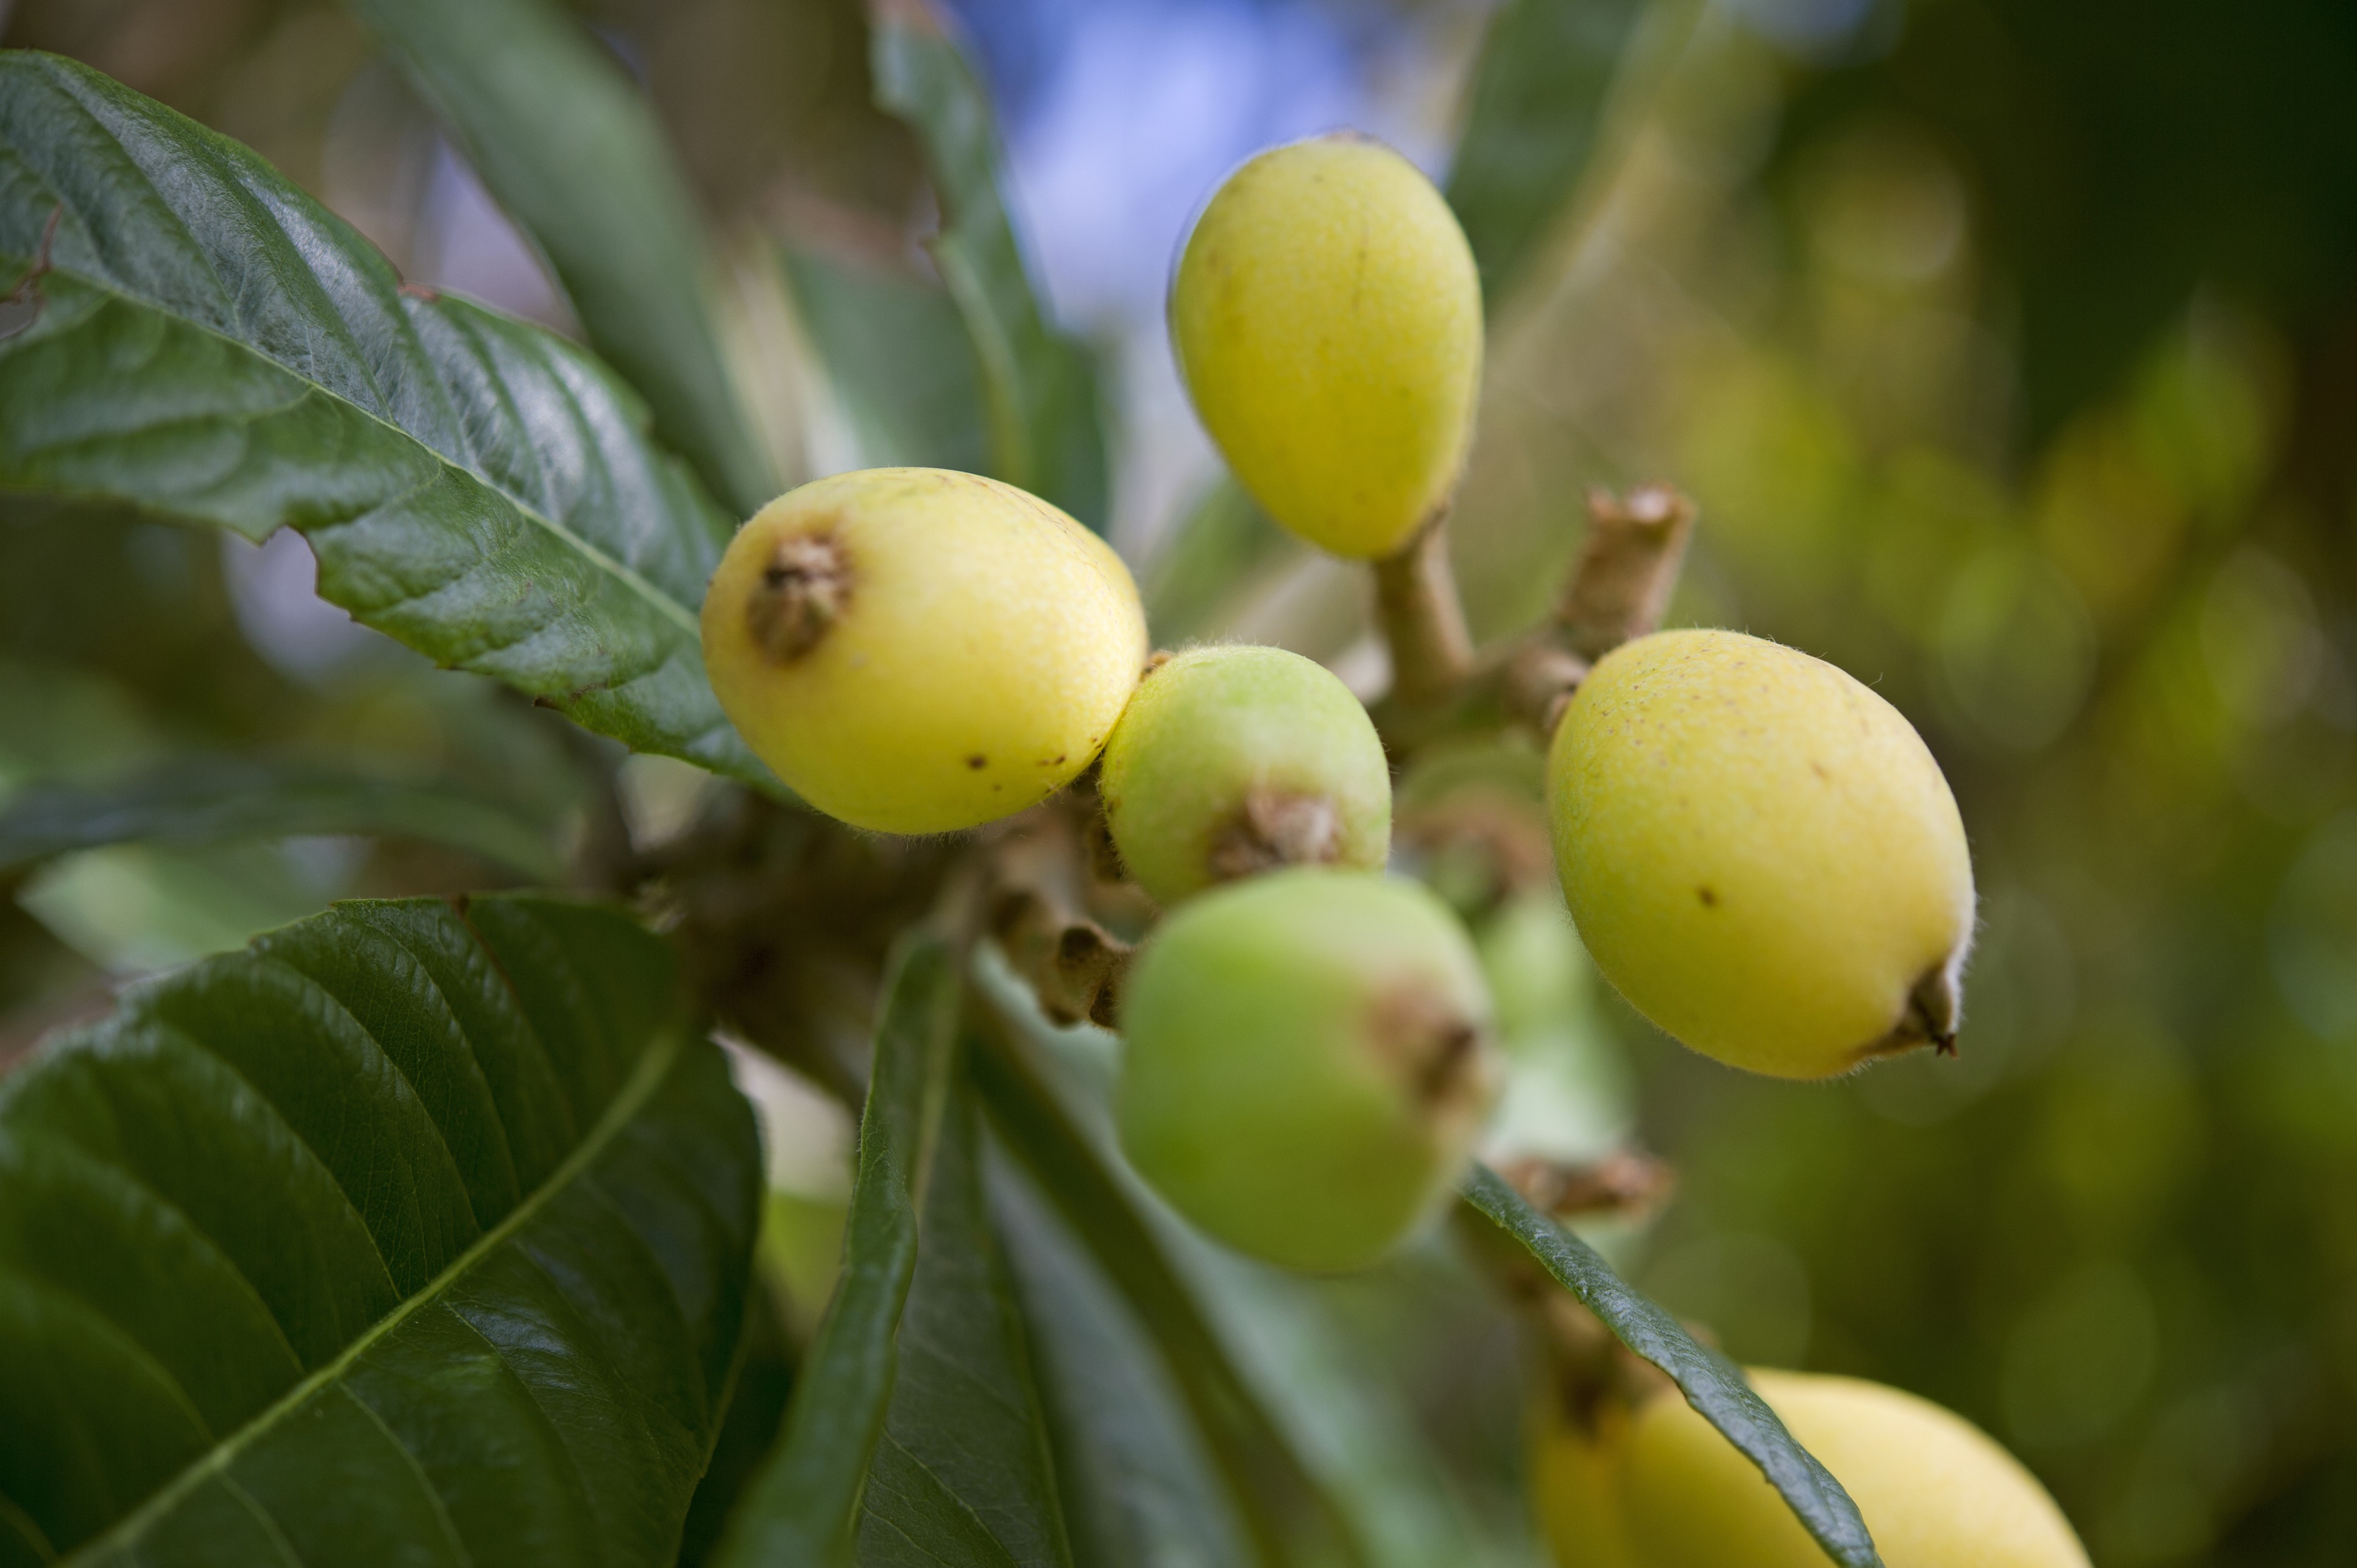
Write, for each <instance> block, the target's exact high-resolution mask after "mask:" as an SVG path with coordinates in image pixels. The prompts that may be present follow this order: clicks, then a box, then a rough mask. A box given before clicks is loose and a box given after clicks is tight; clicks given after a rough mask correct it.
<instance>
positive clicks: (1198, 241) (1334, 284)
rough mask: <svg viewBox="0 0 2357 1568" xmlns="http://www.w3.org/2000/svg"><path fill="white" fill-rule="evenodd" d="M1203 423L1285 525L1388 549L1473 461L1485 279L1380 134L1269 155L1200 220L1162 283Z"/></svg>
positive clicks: (1331, 543) (1335, 541)
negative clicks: (1167, 282)
mask: <svg viewBox="0 0 2357 1568" xmlns="http://www.w3.org/2000/svg"><path fill="white" fill-rule="evenodd" d="M1170 331H1171V338H1172V340H1173V343H1174V345H1175V346H1176V349H1177V351H1178V356H1179V366H1180V369H1181V371H1183V373H1184V374H1185V376H1186V379H1187V388H1188V391H1189V393H1190V394H1191V395H1192V397H1193V399H1194V403H1195V409H1196V412H1197V413H1199V414H1200V415H1201V416H1202V420H1203V424H1204V425H1205V427H1206V428H1207V429H1209V430H1210V431H1211V439H1212V440H1214V441H1215V442H1217V443H1218V444H1219V446H1220V450H1221V451H1222V453H1223V454H1225V455H1226V457H1227V460H1228V467H1230V468H1231V469H1232V471H1233V472H1234V474H1235V476H1236V478H1238V479H1239V480H1241V481H1242V482H1243V486H1244V488H1245V489H1248V490H1250V491H1251V492H1252V494H1253V496H1254V499H1257V500H1258V501H1259V502H1260V504H1261V506H1262V507H1263V508H1264V509H1265V510H1266V511H1267V512H1268V514H1269V516H1271V517H1273V518H1275V520H1276V521H1278V522H1280V523H1282V524H1284V525H1285V527H1286V528H1288V529H1290V530H1291V531H1292V532H1295V533H1297V534H1298V535H1300V536H1301V537H1302V538H1304V539H1307V540H1308V541H1309V542H1311V543H1313V544H1317V545H1319V546H1321V547H1323V548H1325V549H1327V550H1330V551H1332V552H1333V553H1336V554H1338V555H1350V556H1357V557H1361V558H1366V559H1374V558H1377V557H1381V556H1384V555H1389V554H1392V553H1394V552H1396V551H1397V550H1399V549H1400V547H1401V546H1402V545H1404V544H1405V543H1406V542H1408V540H1409V539H1410V538H1411V537H1413V536H1414V534H1415V532H1416V530H1417V529H1418V528H1419V527H1420V526H1422V524H1423V523H1424V522H1425V521H1427V520H1428V519H1429V518H1430V517H1432V516H1433V514H1434V513H1435V512H1436V511H1437V510H1438V509H1439V507H1440V506H1441V505H1442V504H1443V503H1444V502H1445V501H1446V499H1448V494H1449V492H1450V490H1451V489H1454V487H1455V485H1456V483H1457V478H1458V473H1459V471H1460V470H1461V469H1462V468H1463V467H1464V464H1465V450H1466V446H1467V445H1468V444H1469V441H1470V439H1471V436H1472V429H1473V408H1474V403H1475V401H1476V398H1477V396H1478V394H1479V391H1480V378H1481V282H1480V275H1479V274H1478V273H1477V272H1476V271H1475V269H1474V265H1473V252H1472V251H1471V249H1470V248H1469V246H1468V245H1467V244H1466V242H1465V234H1464V231H1462V230H1460V229H1459V228H1458V226H1457V219H1456V217H1455V215H1454V214H1452V213H1451V212H1450V211H1449V209H1448V202H1447V201H1445V200H1443V199H1441V195H1440V193H1439V192H1438V191H1437V190H1435V189H1434V188H1433V187H1432V182H1431V181H1429V180H1427V179H1426V178H1425V177H1424V176H1423V174H1422V173H1421V172H1419V171H1418V170H1417V168H1416V167H1415V165H1414V164H1411V163H1409V162H1408V161H1407V160H1406V159H1405V158H1404V157H1402V156H1399V155H1398V154H1397V153H1395V152H1394V151H1392V150H1391V149H1390V148H1389V147H1386V146H1383V145H1381V144H1379V143H1375V142H1371V141H1367V140H1365V139H1363V138H1361V137H1356V136H1328V137H1320V138H1318V139H1316V140H1312V141H1307V142H1296V143H1293V144H1292V145H1287V146H1282V147H1276V148H1273V149H1272V150H1270V151H1268V152H1265V153H1262V154H1261V155H1259V156H1257V157H1254V159H1252V161H1250V162H1249V163H1247V164H1245V165H1244V166H1243V167H1242V168H1240V169H1238V170H1237V171H1236V172H1235V173H1234V174H1232V175H1231V176H1230V177H1228V181H1227V183H1226V184H1225V185H1223V186H1222V187H1221V188H1220V189H1219V192H1218V194H1216V195H1215V196H1213V197H1212V198H1211V205H1210V206H1208V207H1206V208H1205V209H1204V210H1203V215H1202V217H1201V218H1200V219H1199V220H1196V224H1195V229H1194V232H1193V233H1192V234H1191V235H1190V236H1189V239H1188V242H1187V248H1186V251H1185V252H1184V253H1183V254H1182V255H1181V256H1180V258H1179V271H1178V275H1177V277H1176V279H1175V280H1174V282H1173V283H1172V285H1171V290H1170Z"/></svg>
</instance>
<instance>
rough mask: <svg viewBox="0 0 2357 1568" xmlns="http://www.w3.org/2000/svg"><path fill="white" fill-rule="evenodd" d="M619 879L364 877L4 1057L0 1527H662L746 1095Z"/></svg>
mask: <svg viewBox="0 0 2357 1568" xmlns="http://www.w3.org/2000/svg"><path fill="white" fill-rule="evenodd" d="M677 997H678V991H677V988H676V984H675V979H674V965H673V958H672V955H671V952H670V950H668V948H667V947H665V945H664V944H663V943H662V942H661V941H659V940H657V939H655V938H654V937H652V936H651V935H650V934H648V933H647V932H646V931H645V930H644V929H641V928H640V926H638V925H637V924H636V923H635V922H634V921H632V920H630V918H627V917H625V916H623V915H621V914H619V913H617V912H614V911H609V910H606V909H602V908H592V907H588V906H583V905H577V904H569V903H565V902H561V901H557V900H553V899H544V898H535V897H491V898H483V899H479V900H477V901H476V902H475V903H474V904H473V905H471V906H470V907H469V908H468V910H467V911H466V913H465V914H464V915H463V916H462V915H460V914H459V913H457V912H456V911H454V910H453V909H452V908H450V907H449V906H447V905H446V904H443V903H440V902H438V901H436V900H430V899H425V900H417V901H414V902H406V903H390V904H350V905H343V906H339V908H336V909H335V910H333V911H330V912H329V913H328V914H326V915H322V916H319V917H317V918H314V919H311V920H307V921H304V922H302V923H301V924H299V925H296V926H290V927H288V928H286V929H284V930H282V931H278V932H275V933H274V934H273V935H271V936H269V937H266V938H264V939H262V940H259V941H257V942H256V943H255V944H254V945H253V948H252V949H251V950H249V951H246V952H243V953H237V954H231V955H228V956H224V957H221V958H218V959H213V960H210V961H206V962H204V963H201V964H198V965H196V966H193V967H192V968H189V969H187V970H184V971H181V972H178V973H177V974H174V975H171V976H169V977H167V978H166V979H163V980H161V981H157V982H154V983H149V984H146V985H145V986H142V987H140V988H138V989H136V990H135V991H133V992H131V993H127V994H126V995H125V997H124V1001H123V1004H122V1005H121V1007H120V1008H119V1009H118V1011H117V1013H116V1015H115V1016H114V1017H113V1019H112V1020H110V1021H109V1022H108V1023H106V1024H104V1025H102V1026H98V1027H96V1028H94V1029H92V1030H90V1031H88V1032H87V1033H85V1034H82V1035H81V1036H75V1037H73V1038H71V1039H69V1040H67V1041H66V1042H64V1043H62V1044H60V1045H59V1046H58V1047H54V1048H53V1049H52V1050H50V1051H49V1052H48V1053H47V1054H46V1055H45V1056H43V1057H42V1058H39V1059H38V1060H37V1061H36V1062H34V1063H33V1064H32V1065H31V1066H29V1067H27V1068H26V1069H22V1070H21V1071H19V1072H18V1073H17V1074H16V1076H14V1077H12V1078H11V1079H9V1080H8V1081H7V1082H6V1083H5V1086H0V1195H5V1196H0V1562H5V1563H30V1562H38V1561H42V1560H45V1559H46V1558H47V1556H48V1554H49V1553H50V1552H57V1553H60V1554H64V1553H71V1554H72V1560H73V1561H75V1562H90V1563H122V1564H126V1565H127V1564H130V1563H135V1562H136V1563H143V1564H148V1565H156V1568H160V1565H163V1564H179V1563H224V1564H226V1563H264V1562H273V1561H276V1562H294V1561H305V1562H313V1563H327V1562H334V1563H356V1564H374V1563H387V1564H391V1563H467V1562H473V1563H544V1564H551V1565H556V1564H573V1563H579V1564H601V1565H602V1564H623V1563H646V1564H658V1563H668V1562H669V1561H670V1560H671V1557H672V1554H673V1552H674V1550H675V1549H676V1547H677V1544H678V1540H679V1531H680V1521H681V1520H682V1518H683V1515H684V1514H685V1511H686V1509H687V1504H688V1498H689V1495H690V1493H691V1492H692V1491H693V1490H694V1487H695V1483H696V1478H697V1477H699V1476H700V1475H702V1473H703V1471H704V1468H705V1459H706V1457H707V1455H708V1454H709V1451H710V1446H711V1443H712V1440H713V1435H714V1433H715V1430H716V1427H717V1425H718V1423H719V1417H720V1408H719V1407H720V1400H721V1394H722V1391H723V1388H724V1386H725V1384H726V1379H727V1375H728V1371H729V1368H730V1365H731V1362H732V1359H733V1358H734V1356H735V1352H736V1341H737V1330H738V1323H739V1315H740V1313H741V1311H742V1305H743V1299H744V1292H745V1283H746V1278H747V1275H748V1270H749V1268H750V1257H751V1251H752V1243H753V1230H754V1224H755V1219H756V1216H757V1214H758V1204H759V1180H760V1152H759V1141H758V1138H757V1135H756V1133H755V1131H754V1126H753V1119H752V1115H751V1113H750V1111H749V1110H748V1107H747V1106H746V1104H745V1102H744V1101H743V1099H742V1098H741V1097H740V1096H738V1094H737V1091H736V1090H735V1089H734V1087H733V1086H732V1085H731V1084H730V1082H729V1080H728V1072H727V1067H726V1062H725V1061H724V1060H723V1058H721V1055H720V1053H719V1051H718V1050H717V1049H716V1048H715V1047H712V1046H710V1045H708V1044H706V1043H705V1042H703V1041H701V1040H699V1039H697V1038H696V1037H695V1036H694V1034H693V1033H692V1032H691V1031H690V1030H689V1029H688V1027H687V1026H686V1023H685V1020H684V1018H683V1015H682V1013H681V1011H680V1009H679V1007H678V1005H677Z"/></svg>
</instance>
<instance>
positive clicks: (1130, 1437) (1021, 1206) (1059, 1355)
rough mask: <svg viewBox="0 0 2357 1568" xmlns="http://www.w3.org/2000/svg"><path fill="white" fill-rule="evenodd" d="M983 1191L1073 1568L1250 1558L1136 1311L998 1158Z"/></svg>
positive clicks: (1043, 1201) (1186, 1565)
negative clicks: (1018, 1314) (1023, 1333)
mask: <svg viewBox="0 0 2357 1568" xmlns="http://www.w3.org/2000/svg"><path fill="white" fill-rule="evenodd" d="M990 1193H991V1208H992V1213H993V1216H994V1220H995V1229H996V1234H997V1236H998V1238H999V1240H1000V1244H1001V1246H1002V1248H1003V1250H1004V1251H1005V1254H1006V1260H1007V1264H1008V1270H1009V1273H1010V1274H1011V1275H1012V1276H1013V1280H1014V1285H1015V1294H1016V1296H1017V1299H1018V1300H1019V1301H1020V1302H1021V1304H1022V1320H1023V1322H1024V1324H1025V1326H1026V1327H1027V1328H1028V1348H1029V1351H1030V1359H1031V1365H1032V1368H1033V1370H1034V1376H1035V1378H1036V1380H1037V1382H1038V1386H1039V1397H1040V1402H1041V1403H1042V1405H1043V1406H1044V1407H1045V1410H1046V1419H1047V1425H1048V1438H1049V1446H1050V1448H1051V1449H1052V1451H1053V1453H1054V1455H1055V1464H1056V1477H1057V1489H1058V1494H1059V1496H1060V1498H1061V1499H1062V1502H1063V1509H1064V1521H1065V1526H1066V1529H1067V1530H1069V1531H1070V1533H1071V1542H1072V1558H1073V1561H1074V1563H1076V1564H1077V1565H1078V1568H1203V1565H1204V1564H1208V1563H1247V1562H1251V1561H1253V1555H1252V1552H1251V1551H1250V1550H1249V1548H1248V1545H1247V1541H1248V1539H1249V1538H1248V1537H1247V1536H1246V1534H1245V1533H1244V1529H1243V1525H1242V1523H1241V1522H1240V1521H1239V1520H1237V1518H1236V1516H1235V1509H1234V1508H1233V1506H1232V1504H1231V1502H1230V1501H1229V1498H1228V1494H1227V1490H1226V1488H1225V1487H1224V1485H1223V1484H1222V1481H1221V1479H1220V1474H1219V1470H1218V1467H1217V1466H1216V1464H1215V1462H1214V1461H1213V1459H1212V1457H1211V1452H1210V1448H1209V1446H1208V1444H1206V1442H1205V1440H1204V1438H1203V1436H1202V1435H1201V1434H1200V1432H1199V1431H1198V1430H1197V1429H1196V1426H1195V1424H1194V1422H1193V1421H1192V1419H1191V1418H1190V1416H1189V1412H1188V1410H1187V1405H1186V1402H1185V1400H1184V1398H1183V1397H1182V1396H1181V1394H1180V1393H1179V1387H1178V1384H1177V1382H1176V1380H1174V1379H1173V1377H1172V1376H1171V1373H1170V1370H1169V1369H1168V1367H1167V1366H1166V1365H1165V1364H1164V1362H1163V1360H1162V1358H1161V1355H1160V1353H1159V1352H1158V1350H1157V1348H1156V1346H1155V1343H1154V1340H1153V1338H1152V1337H1150V1336H1149V1335H1148V1334H1147V1333H1146V1328H1145V1326H1143V1325H1142V1324H1141V1323H1139V1321H1138V1319H1137V1315H1136V1314H1135V1312H1134V1311H1132V1310H1131V1309H1130V1307H1129V1305H1128V1304H1127V1303H1126V1302H1125V1301H1124V1300H1123V1299H1122V1297H1121V1294H1120V1293H1119V1292H1118V1291H1117V1290H1115V1289H1114V1284H1113V1282H1112V1281H1111V1280H1110V1279H1108V1278H1107V1277H1106V1276H1105V1273H1104V1271H1103V1268H1102V1267H1100V1266H1099V1265H1098V1263H1097V1262H1096V1261H1095V1260H1094V1259H1093V1258H1092V1257H1091V1256H1090V1255H1089V1252H1088V1251H1087V1249H1086V1248H1084V1247H1083V1246H1082V1244H1081V1242H1080V1240H1079V1238H1078V1237H1077V1236H1076V1235H1074V1234H1073V1232H1072V1231H1071V1229H1070V1228H1069V1227H1068V1226H1067V1225H1066V1224H1065V1223H1064V1222H1063V1220H1062V1219H1061V1218H1060V1216H1059V1215H1058V1214H1057V1213H1056V1212H1055V1210H1054V1208H1052V1207H1051V1205H1050V1202H1049V1198H1048V1197H1047V1195H1046V1194H1045V1193H1043V1192H1041V1191H1040V1190H1039V1187H1038V1186H1037V1184H1036V1183H1035V1182H1033V1181H1032V1179H1031V1178H1030V1176H1028V1173H1027V1172H1026V1171H1025V1170H1024V1169H1023V1168H1022V1167H1021V1166H1020V1165H1017V1164H1016V1163H1015V1162H1014V1161H1013V1160H1012V1159H1011V1158H1009V1157H1007V1156H1006V1155H1004V1154H1003V1153H1002V1154H1000V1155H999V1157H998V1158H997V1159H996V1160H995V1161H994V1162H993V1163H992V1165H991V1170H990Z"/></svg>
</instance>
